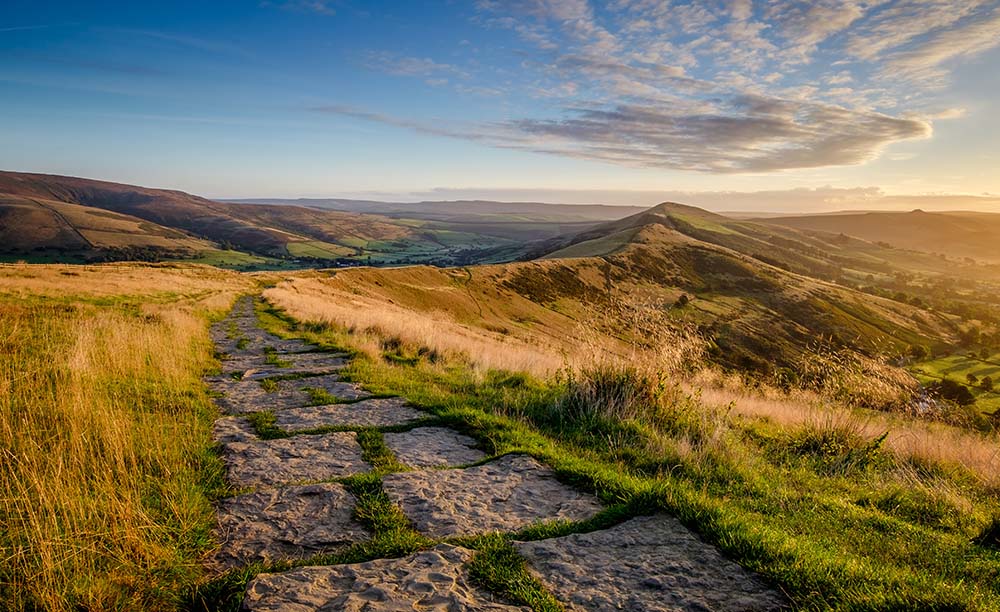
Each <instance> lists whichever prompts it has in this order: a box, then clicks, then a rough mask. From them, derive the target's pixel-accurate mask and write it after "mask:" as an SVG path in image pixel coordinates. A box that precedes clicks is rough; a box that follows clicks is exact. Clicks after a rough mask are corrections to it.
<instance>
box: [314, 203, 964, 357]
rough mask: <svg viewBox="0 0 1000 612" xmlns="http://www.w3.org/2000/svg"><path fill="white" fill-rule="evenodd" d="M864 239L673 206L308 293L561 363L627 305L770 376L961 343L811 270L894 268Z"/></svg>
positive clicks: (615, 332) (918, 313)
mask: <svg viewBox="0 0 1000 612" xmlns="http://www.w3.org/2000/svg"><path fill="white" fill-rule="evenodd" d="M859 242H860V241H854V243H849V244H846V245H840V244H835V242H832V243H825V242H822V241H819V240H818V239H816V238H812V237H809V236H806V235H801V234H800V233H798V232H796V231H795V230H788V229H784V228H771V227H769V226H761V225H758V224H754V223H747V222H737V221H733V220H731V219H727V218H726V217H722V216H720V215H715V214H713V213H710V212H707V211H703V210H701V209H697V208H693V207H688V206H683V205H679V204H672V203H671V204H663V205H660V206H658V207H655V208H653V209H650V210H648V211H644V212H642V213H639V214H637V215H633V216H631V217H628V218H626V219H621V220H617V221H612V222H610V223H607V224H603V225H600V226H598V227H595V228H592V229H589V230H587V231H585V232H582V233H580V234H578V235H576V236H571V237H564V238H560V239H556V240H549V241H546V242H544V243H539V244H536V245H535V248H536V252H535V253H534V255H536V256H537V258H536V259H534V260H532V261H523V262H512V263H506V264H497V265H480V266H471V267H467V268H463V269H435V268H428V267H409V268H399V269H358V270H345V271H341V272H338V273H337V274H336V275H335V276H334V277H332V278H330V277H325V276H324V277H322V278H317V279H314V280H312V281H310V282H312V283H314V284H315V285H317V286H316V287H314V288H312V289H310V291H314V292H318V293H320V294H323V295H325V296H326V297H325V298H324V299H327V300H330V299H341V298H343V299H344V300H347V301H348V302H349V301H352V300H353V301H355V302H357V301H359V300H360V302H358V303H359V306H357V308H359V309H360V310H361V311H364V312H373V311H376V310H392V311H393V312H396V313H397V317H398V319H399V320H400V321H410V322H412V321H417V320H422V318H426V317H444V318H445V319H446V321H437V322H435V323H434V328H435V329H439V328H440V329H441V330H442V333H445V332H444V330H446V329H449V328H453V329H452V331H450V332H448V333H453V334H455V335H457V336H462V337H470V336H471V337H476V338H479V340H477V342H479V341H482V342H487V341H489V340H492V341H497V342H502V343H503V346H506V347H508V349H506V350H510V351H512V352H513V353H517V352H518V351H522V350H527V348H525V347H528V348H532V347H533V348H532V350H535V349H538V348H539V347H547V348H546V349H545V350H546V351H547V353H548V354H549V355H550V358H549V359H551V358H552V357H551V355H559V354H567V355H572V354H573V353H574V352H575V351H579V350H580V347H581V346H586V342H587V340H586V338H587V337H588V334H592V333H593V330H594V329H602V330H604V332H602V333H609V337H612V338H619V339H620V338H627V337H628V336H629V335H632V334H634V333H636V328H634V325H633V324H631V323H629V320H628V315H627V314H623V313H621V312H619V311H618V309H619V308H620V307H621V304H622V303H623V301H624V302H629V303H631V302H636V301H638V302H641V303H643V304H645V305H646V306H647V307H648V306H650V305H651V306H652V307H653V308H654V310H657V311H660V312H664V313H666V314H667V315H668V316H669V317H671V318H673V319H676V321H677V322H678V323H681V324H686V325H689V326H693V327H695V328H697V330H698V332H699V334H700V335H701V336H702V337H704V338H706V339H708V340H709V345H710V352H711V356H712V359H713V360H715V361H716V362H717V363H720V364H722V365H724V366H727V367H731V368H733V369H736V370H740V371H744V372H756V373H758V374H761V373H764V374H770V373H777V372H778V371H781V370H790V369H794V368H796V367H797V366H798V365H800V363H799V361H800V360H801V359H802V358H804V357H805V356H807V355H808V354H809V351H810V350H812V348H814V346H813V345H815V344H817V343H822V344H824V345H827V346H832V347H855V348H860V349H862V350H863V351H866V352H868V353H870V354H875V353H880V352H888V353H891V354H900V353H902V352H905V351H906V350H907V348H908V347H909V346H910V345H914V344H922V345H942V344H948V343H950V342H952V341H953V339H954V338H955V335H956V333H957V330H958V327H957V324H956V321H957V317H955V316H952V315H949V314H946V313H941V312H929V311H927V310H925V309H922V308H920V307H917V306H914V305H912V304H910V303H906V302H903V301H899V300H893V299H887V298H884V297H879V296H875V295H871V294H869V293H864V292H861V291H858V290H856V289H855V288H852V287H849V286H845V285H842V284H837V283H834V282H830V281H827V280H823V279H821V278H817V277H814V276H811V275H808V274H807V273H806V272H807V271H809V270H811V269H816V270H820V271H824V272H828V273H829V275H830V277H831V278H834V277H839V276H843V273H842V272H837V273H835V272H834V270H841V268H840V267H838V266H840V265H842V264H843V263H844V262H848V261H849V262H851V263H852V264H854V265H856V266H858V267H859V268H860V270H861V272H858V274H862V273H867V272H865V271H866V270H868V269H872V270H873V269H875V268H885V269H890V270H891V269H892V267H891V266H892V264H891V262H889V261H887V260H881V259H877V258H875V257H874V256H863V255H858V254H856V253H853V252H852V251H851V249H852V245H853V244H855V243H859ZM765 254H766V255H765ZM303 282H305V281H303ZM297 290H298V291H307V289H306V286H305V285H303V286H300V287H299V289H297ZM348 294H349V295H350V296H351V297H350V298H348V297H347V296H348ZM682 295H683V296H687V299H686V300H682V299H681V296H682ZM345 303H346V302H345ZM611 313H616V314H611ZM345 316H348V315H345ZM512 322H513V323H512ZM390 325H391V322H390V321H383V322H380V323H379V327H380V328H385V327H386V326H390ZM537 359H542V358H541V357H538V358H537ZM555 359H556V360H557V361H558V357H556V358H555Z"/></svg>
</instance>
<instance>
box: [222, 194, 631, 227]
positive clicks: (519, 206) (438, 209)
mask: <svg viewBox="0 0 1000 612" xmlns="http://www.w3.org/2000/svg"><path fill="white" fill-rule="evenodd" d="M229 201H232V202H243V203H249V204H277V205H286V206H288V205H291V206H309V207H312V208H326V209H330V210H341V211H347V212H363V213H372V214H378V215H385V216H388V217H408V218H413V219H434V220H438V221H450V222H463V223H466V222H474V221H483V220H496V221H503V220H507V221H552V222H562V223H573V222H588V221H611V220H614V219H620V218H622V217H625V216H628V215H632V214H635V213H638V212H641V211H643V210H645V207H642V206H604V205H598V204H548V203H545V202H495V201H492V200H437V201H422V202H380V201H376V200H350V199H342V198H298V199H241V200H229Z"/></svg>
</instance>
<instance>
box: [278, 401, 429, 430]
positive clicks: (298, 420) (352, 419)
mask: <svg viewBox="0 0 1000 612" xmlns="http://www.w3.org/2000/svg"><path fill="white" fill-rule="evenodd" d="M428 416H429V415H428V414H427V413H426V412H421V411H420V410H417V409H416V408H412V407H410V406H407V405H406V401H405V400H403V399H401V398H398V397H389V398H373V399H367V400H362V401H360V402H354V403H351V404H329V405H326V406H306V407H303V408H290V409H288V410H282V411H280V412H277V413H275V425H277V426H278V427H280V428H282V429H284V430H286V431H305V430H309V429H316V428H319V427H388V426H392V425H406V424H408V423H413V422H416V421H419V420H421V419H425V418H427V417H428Z"/></svg>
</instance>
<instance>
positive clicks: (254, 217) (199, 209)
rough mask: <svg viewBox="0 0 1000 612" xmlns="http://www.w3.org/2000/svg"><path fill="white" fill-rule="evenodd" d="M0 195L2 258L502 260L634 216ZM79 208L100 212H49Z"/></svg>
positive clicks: (91, 185)
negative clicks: (222, 255) (237, 255)
mask: <svg viewBox="0 0 1000 612" xmlns="http://www.w3.org/2000/svg"><path fill="white" fill-rule="evenodd" d="M0 198H2V199H0V220H2V222H0V239H4V240H3V244H5V245H7V249H6V252H7V253H9V254H11V255H18V254H20V255H33V256H36V257H38V256H41V255H43V254H46V253H50V254H51V253H56V254H59V253H62V254H71V255H73V254H75V255H79V256H82V257H84V258H85V259H94V258H98V259H101V258H112V259H114V258H121V257H124V256H125V255H127V254H129V253H130V254H131V258H136V256H137V255H141V256H142V258H147V259H156V258H170V257H184V258H191V257H197V256H200V257H202V258H203V259H204V260H206V261H211V262H216V261H219V260H220V257H219V252H221V251H227V252H229V253H233V252H242V253H246V254H251V255H254V256H258V257H266V258H276V259H278V260H283V261H286V262H287V261H289V260H292V261H298V262H301V263H303V264H313V265H331V264H334V263H345V262H358V263H373V264H405V263H435V264H455V263H478V262H482V261H506V260H510V259H514V258H517V257H520V256H523V254H524V252H525V245H526V244H527V243H530V242H532V241H535V240H538V239H546V238H552V237H554V236H558V235H563V234H565V233H574V234H575V233H577V232H579V231H581V230H583V229H587V228H590V227H593V226H594V225H596V224H598V223H600V222H604V221H606V220H607V219H608V218H614V217H616V216H622V215H625V214H628V213H629V212H634V211H632V210H631V209H617V208H615V207H609V206H562V205H545V204H540V205H537V206H539V207H540V208H539V209H538V210H537V211H534V212H532V208H533V207H534V206H536V205H533V204H504V203H495V202H471V203H467V202H453V203H421V204H420V205H416V206H415V207H409V208H408V207H405V206H404V207H402V208H400V207H399V206H398V205H392V204H387V203H377V202H375V203H363V202H362V203H361V204H358V205H357V206H355V205H353V204H351V205H350V206H349V205H347V204H344V205H343V206H342V207H344V208H347V209H349V210H336V209H335V206H334V205H331V204H330V202H357V201H341V200H315V201H314V200H301V201H295V202H296V203H288V202H286V201H254V202H253V203H239V202H220V201H214V200H208V199H206V198H202V197H198V196H195V195H191V194H188V193H184V192H181V191H173V190H164V189H150V188H146V187H138V186H133V185H123V184H118V183H110V182H106V181H95V180H89V179H82V178H74V177H65V176H52V175H44V174H28V173H15V172H0ZM303 204H308V205H303ZM67 205H68V206H70V207H76V208H66V206H67ZM80 207H83V208H87V209H99V210H102V211H105V212H104V213H103V216H102V215H101V214H98V213H95V212H91V213H89V214H86V215H82V216H81V214H80V213H78V212H76V213H73V212H65V214H63V215H62V216H61V217H60V216H59V214H58V212H57V209H59V210H64V211H71V210H77V209H78V208H80ZM352 207H353V208H352ZM376 213H377V214H376ZM77 222H85V226H81V227H77V226H76V223H77ZM126 226H128V227H126ZM85 235H90V236H92V237H94V239H93V240H91V239H87V238H84V236H85ZM109 242H110V243H112V244H108V243H109ZM115 249H117V250H115ZM122 249H124V250H122Z"/></svg>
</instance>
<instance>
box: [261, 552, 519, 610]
mask: <svg viewBox="0 0 1000 612" xmlns="http://www.w3.org/2000/svg"><path fill="white" fill-rule="evenodd" d="M471 558H472V551H470V550H467V549H464V548H458V547H455V546H450V545H447V544H441V545H440V546H437V547H436V548H434V549H432V550H426V551H422V552H418V553H415V554H412V555H410V556H408V557H404V558H402V559H379V560H377V561H369V562H367V563H358V564H352V565H334V566H329V567H305V568H301V569H297V570H292V571H290V572H284V573H281V574H260V575H259V576H257V577H256V578H255V579H254V580H252V581H251V582H250V584H249V585H248V586H247V593H246V597H245V598H244V600H243V609H244V610H248V611H253V612H279V611H280V612H307V611H308V612H314V611H316V610H329V611H331V612H333V611H334V610H336V611H344V612H362V611H365V612H367V611H371V612H375V611H379V612H413V611H415V610H428V611H429V610H441V611H456V612H457V611H460V610H461V611H469V612H504V611H513V610H525V608H521V607H516V606H511V605H507V604H505V603H502V602H499V601H497V600H496V598H495V597H493V596H491V595H490V594H488V593H485V592H483V591H480V590H479V589H477V588H475V587H473V586H472V585H471V584H470V583H469V579H468V577H467V575H466V572H465V569H464V565H465V564H466V563H468V561H469V560H470V559H471Z"/></svg>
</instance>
